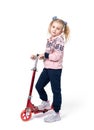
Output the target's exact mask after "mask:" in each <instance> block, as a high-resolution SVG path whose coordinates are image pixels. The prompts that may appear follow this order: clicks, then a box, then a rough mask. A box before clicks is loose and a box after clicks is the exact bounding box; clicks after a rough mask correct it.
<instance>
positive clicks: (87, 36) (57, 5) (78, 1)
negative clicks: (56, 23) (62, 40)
mask: <svg viewBox="0 0 94 130" xmlns="http://www.w3.org/2000/svg"><path fill="white" fill-rule="evenodd" d="M53 16H58V17H59V18H62V19H63V20H65V21H67V22H68V25H69V27H70V30H71V33H70V40H69V41H68V43H67V44H66V46H65V55H64V63H63V66H64V68H63V73H62V98H63V104H62V110H61V115H62V120H61V121H59V122H55V123H51V124H49V123H44V122H43V118H44V117H45V115H46V114H44V115H43V114H42V113H40V114H39V115H32V119H31V120H30V121H28V122H23V121H22V120H21V118H20V113H21V112H22V110H24V109H25V106H26V102H27V97H28V93H29V86H30V81H31V76H32V71H31V70H30V69H32V67H33V65H34V61H32V60H31V59H30V56H31V54H37V53H42V52H44V50H45V44H46V38H47V35H48V33H47V29H48V25H49V22H50V21H51V19H52V17H53ZM93 31H94V16H93V0H83V1H82V0H71V1H70V0H65V1H62V0H47V1H44V0H34V2H32V1H31V0H1V1H0V129H13V130H29V129H54V128H56V129H57V128H59V129H63V130H69V129H72V130H81V129H87V130H89V129H90V130H94V89H93V88H94V62H93V61H94V52H93V50H94V49H93V47H94V39H93V37H94V36H93V35H94V33H93ZM42 68H43V62H42V61H39V62H38V71H37V74H36V78H35V83H36V81H37V78H38V76H39V74H40V73H41V71H42ZM47 92H48V96H49V99H50V101H51V100H52V93H51V90H50V84H48V87H47ZM32 102H33V103H34V104H36V105H38V103H39V102H40V100H39V97H38V94H37V92H36V90H35V89H33V97H32Z"/></svg>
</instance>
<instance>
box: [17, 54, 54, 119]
mask: <svg viewBox="0 0 94 130" xmlns="http://www.w3.org/2000/svg"><path fill="white" fill-rule="evenodd" d="M37 63H38V54H37V55H36V59H35V65H34V68H33V69H32V70H33V74H32V79H31V84H30V90H29V95H28V99H27V105H26V108H25V109H24V110H23V111H22V112H21V115H20V116H21V119H22V120H23V121H29V120H30V118H31V117H32V113H34V114H37V113H40V112H42V113H45V112H47V111H48V110H50V109H44V110H39V109H38V107H37V106H35V105H34V104H32V102H31V95H32V90H33V84H34V79H35V74H36V71H37ZM51 109H52V107H51Z"/></svg>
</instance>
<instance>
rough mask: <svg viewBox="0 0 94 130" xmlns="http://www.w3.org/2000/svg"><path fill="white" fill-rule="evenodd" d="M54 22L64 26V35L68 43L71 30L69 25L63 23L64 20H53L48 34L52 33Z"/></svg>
mask: <svg viewBox="0 0 94 130" xmlns="http://www.w3.org/2000/svg"><path fill="white" fill-rule="evenodd" d="M54 22H58V23H60V24H62V33H64V35H65V40H66V41H67V40H68V38H69V34H70V29H69V26H68V24H67V23H66V22H65V21H63V20H62V19H59V18H57V17H55V18H53V20H52V21H51V22H50V24H49V27H48V32H49V33H50V31H51V26H52V24H53V23H54Z"/></svg>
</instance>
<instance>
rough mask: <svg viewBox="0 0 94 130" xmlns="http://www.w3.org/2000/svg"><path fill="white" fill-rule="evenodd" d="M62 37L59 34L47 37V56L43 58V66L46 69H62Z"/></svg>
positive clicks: (63, 41)
mask: <svg viewBox="0 0 94 130" xmlns="http://www.w3.org/2000/svg"><path fill="white" fill-rule="evenodd" d="M64 43H65V40H64V37H63V36H62V35H59V36H57V37H55V38H53V39H52V38H49V39H48V40H47V44H46V51H45V52H47V53H49V58H48V59H45V60H44V67H45V68H47V69H62V67H63V66H62V62H63V56H64Z"/></svg>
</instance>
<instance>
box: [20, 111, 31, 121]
mask: <svg viewBox="0 0 94 130" xmlns="http://www.w3.org/2000/svg"><path fill="white" fill-rule="evenodd" d="M20 116H21V119H22V120H23V121H29V120H30V118H31V117H32V112H27V111H26V110H23V111H22V112H21V115H20Z"/></svg>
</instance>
